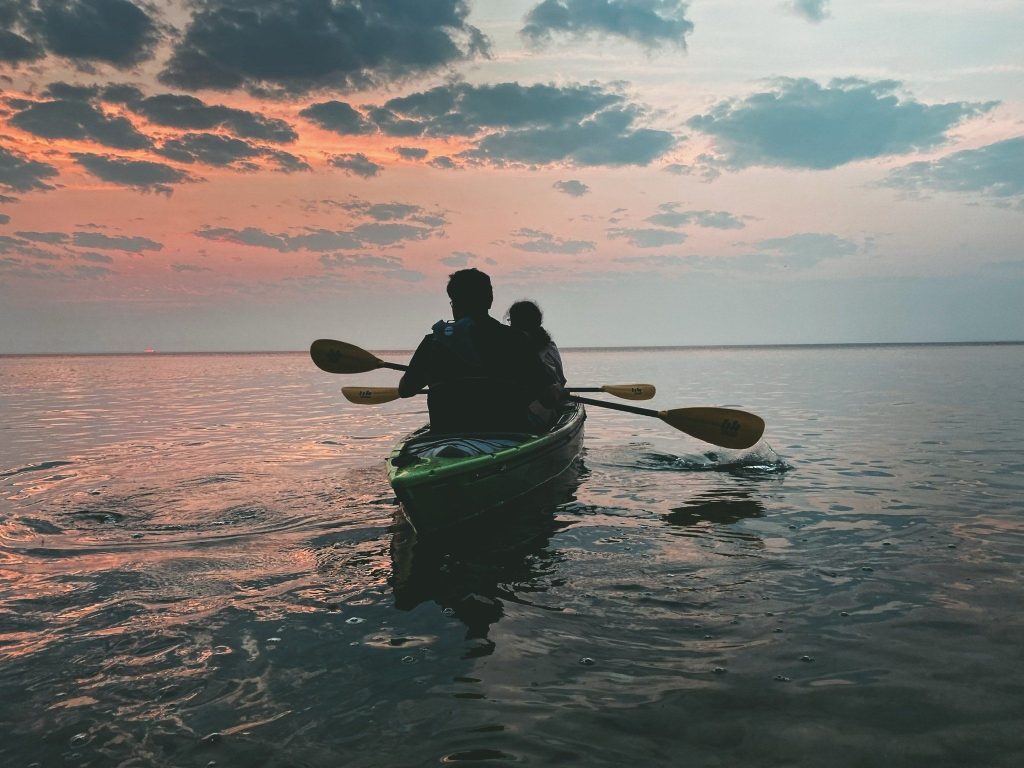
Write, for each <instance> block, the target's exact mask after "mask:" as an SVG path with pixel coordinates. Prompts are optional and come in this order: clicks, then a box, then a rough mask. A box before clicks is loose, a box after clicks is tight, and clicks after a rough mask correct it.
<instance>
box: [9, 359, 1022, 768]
mask: <svg viewBox="0 0 1024 768" xmlns="http://www.w3.org/2000/svg"><path fill="white" fill-rule="evenodd" d="M393 359H402V358H400V357H397V356H396V357H395V358H393ZM565 362H566V370H567V371H568V372H570V375H571V379H572V380H573V381H574V383H576V384H580V385H584V384H602V383H622V382H630V381H637V380H639V381H649V382H651V383H654V384H656V385H658V387H659V394H658V397H657V399H656V400H655V401H654V402H653V405H654V406H655V407H661V408H671V407H678V406H684V405H734V406H738V407H742V408H744V409H747V410H750V411H753V412H755V413H758V414H760V415H762V416H763V417H764V418H765V420H766V421H767V422H768V430H767V432H766V434H765V441H764V442H763V443H761V444H760V445H759V446H757V447H756V448H755V449H752V450H750V451H745V452H729V451H722V450H716V449H712V448H711V447H710V446H707V445H705V444H702V443H699V442H697V441H695V440H693V439H692V438H689V437H687V436H686V435H683V434H681V433H678V432H674V431H673V430H671V429H670V428H669V427H668V426H667V425H664V424H662V423H661V422H659V421H657V420H654V419H644V418H642V417H636V416H630V415H626V414H620V413H614V412H611V411H604V410H598V409H596V408H591V409H590V411H589V415H590V417H589V419H588V421H587V437H586V454H585V456H584V459H583V463H582V466H581V467H580V468H579V471H578V473H577V474H576V475H575V476H574V477H573V478H572V479H571V481H570V482H567V483H565V484H564V485H563V486H562V487H559V488H555V489H552V491H551V493H550V494H548V495H547V496H546V497H545V498H543V499H540V500H538V501H537V503H536V504H533V505H531V506H530V507H529V508H527V509H523V510H522V511H521V514H520V515H519V516H518V518H517V519H516V520H515V521H511V522H509V523H505V524H501V525H491V526H488V527H487V528H485V529H481V530H475V531H466V532H465V534H464V535H463V536H460V537H458V538H454V537H453V538H445V539H443V540H439V541H438V540H435V541H419V542H417V541H416V540H415V537H414V536H413V535H412V534H411V532H410V531H409V530H408V529H407V528H406V527H404V526H403V525H402V524H401V522H400V518H397V517H396V505H395V501H394V497H393V495H392V493H391V491H390V488H389V486H388V484H387V481H386V478H385V475H384V471H383V459H384V457H385V455H386V453H387V451H388V449H389V447H390V446H391V445H392V444H393V443H394V442H395V441H396V440H397V439H398V438H400V437H401V436H402V435H403V434H405V433H406V432H408V431H411V430H412V429H413V428H415V427H417V426H419V425H420V424H421V423H422V422H423V421H424V420H425V402H424V401H422V400H420V401H415V402H409V401H406V402H398V403H391V404H388V405H383V406H373V407H370V406H354V405H349V404H347V403H346V402H344V401H343V399H342V398H341V395H340V392H339V389H340V386H341V385H342V384H343V383H346V384H352V383H366V384H378V385H380V384H393V383H394V381H395V374H394V373H389V372H386V371H379V372H374V373H373V374H364V375H361V376H359V377H339V376H331V375H329V374H325V373H322V372H320V371H318V370H317V369H316V368H314V367H313V365H312V364H311V363H310V362H309V360H308V358H307V357H306V356H305V355H300V354H295V355H182V356H175V355H149V356H125V357H120V356H118V357H113V356H112V357H8V358H0V412H2V419H0V733H2V734H3V737H2V738H0V765H3V766H5V767H6V766H31V765H38V766H175V767H177V766H208V765H213V764H215V765H217V766H380V767H381V768H390V767H392V766H420V765H422V766H430V765H440V764H460V763H471V764H481V765H487V766H514V765H544V766H547V765H552V766H553V765H581V766H582V765H586V766H595V765H599V766H647V765H671V766H676V765H679V766H734V765H743V766H816V767H817V766H865V767H867V766H882V765H885V766H929V767H933V766H950V767H952V766H957V767H959V766H1006V767H1007V768H1009V767H1010V766H1014V767H1015V768H1016V767H1017V766H1020V765H1024V736H1022V728H1021V722H1022V721H1024V618H1022V612H1021V608H1022V605H1024V601H1022V588H1021V584H1022V579H1024V565H1022V563H1024V516H1022V513H1024V387H1022V383H1021V382H1022V381H1024V346H1017V345H993V346H895V347H852V348H851V347H847V348H829V347H822V348H775V349H771V348H765V349H705V350H694V349H689V350H633V351H620V350H617V351H584V352H571V351H570V352H567V353H566V354H565Z"/></svg>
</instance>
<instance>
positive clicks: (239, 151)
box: [157, 133, 312, 173]
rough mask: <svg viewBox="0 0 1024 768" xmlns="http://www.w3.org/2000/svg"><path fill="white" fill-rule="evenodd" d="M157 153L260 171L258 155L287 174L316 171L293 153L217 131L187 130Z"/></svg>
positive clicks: (183, 159)
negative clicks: (190, 131) (255, 161)
mask: <svg viewBox="0 0 1024 768" xmlns="http://www.w3.org/2000/svg"><path fill="white" fill-rule="evenodd" d="M157 154H160V155H163V156H164V157H167V158H169V159H171V160H176V161H177V162H180V163H205V164H206V165H214V166H220V167H232V168H235V169H236V170H242V171H257V170H259V169H260V165H259V164H258V163H254V162H251V161H252V160H253V159H258V158H267V159H269V160H271V161H273V162H275V163H276V164H277V170H279V171H283V172H286V173H291V172H293V171H309V170H312V168H310V166H309V164H307V163H306V162H305V161H304V160H302V159H301V158H299V157H296V156H295V155H293V154H291V153H289V152H283V151H281V150H279V149H273V148H271V147H263V146H260V145H258V144H251V143H249V142H247V141H243V140H242V139H236V138H234V137H231V136H221V135H220V134H216V133H186V134H184V135H183V136H180V137H178V138H176V139H168V140H167V141H165V142H164V143H163V146H161V147H160V149H158V150H157Z"/></svg>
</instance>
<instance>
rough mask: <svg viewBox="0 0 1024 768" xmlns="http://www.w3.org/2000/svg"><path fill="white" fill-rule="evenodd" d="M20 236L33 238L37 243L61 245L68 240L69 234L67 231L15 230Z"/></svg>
mask: <svg viewBox="0 0 1024 768" xmlns="http://www.w3.org/2000/svg"><path fill="white" fill-rule="evenodd" d="M14 234H16V235H17V236H18V237H23V238H25V239H26V240H32V241H33V242H36V243H48V244H50V245H60V244H61V243H66V242H67V241H68V239H69V238H68V235H67V233H65V232H15V233H14Z"/></svg>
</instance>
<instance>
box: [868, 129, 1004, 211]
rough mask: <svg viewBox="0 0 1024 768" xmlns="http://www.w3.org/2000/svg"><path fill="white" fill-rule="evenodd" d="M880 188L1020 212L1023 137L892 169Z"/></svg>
mask: <svg viewBox="0 0 1024 768" xmlns="http://www.w3.org/2000/svg"><path fill="white" fill-rule="evenodd" d="M883 184H884V185H885V186H888V187H893V188H894V189H903V190H908V191H912V192H921V191H937V192H959V193H963V194H972V195H979V196H981V197H986V198H990V199H993V200H995V201H997V202H1002V203H1009V204H1014V203H1016V205H1017V206H1019V207H1021V209H1022V210H1024V136H1018V137H1016V138H1012V139H1006V140H1005V141H998V142H996V143H995V144H988V145H986V146H984V147H979V148H978V149H964V150H961V151H959V152H954V153H953V154H950V155H946V156H945V157H941V158H939V159H938V160H931V161H924V162H919V163H910V164H909V165H905V166H903V167H902V168H895V169H894V170H892V171H890V172H889V175H888V177H887V178H886V180H885V182H883Z"/></svg>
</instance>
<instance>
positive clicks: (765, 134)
mask: <svg viewBox="0 0 1024 768" xmlns="http://www.w3.org/2000/svg"><path fill="white" fill-rule="evenodd" d="M899 85H900V84H899V83H897V82H895V81H891V80H885V81H878V82H868V81H865V80H859V79H855V78H848V79H844V80H833V81H832V82H831V83H829V84H828V85H827V86H821V85H819V84H818V83H816V82H814V81H813V80H808V79H799V80H794V79H788V78H787V79H781V80H778V81H776V85H775V88H774V89H773V90H771V91H765V92H762V93H756V94H754V95H752V96H748V97H747V98H745V99H742V100H732V101H724V102H721V103H719V104H718V105H716V106H715V107H713V108H712V110H711V111H710V112H708V113H707V114H704V115H699V116H696V117H693V118H691V119H690V120H689V121H687V125H688V126H690V127H691V128H694V129H696V130H699V131H702V132H704V133H706V134H708V135H710V136H713V137H714V138H715V140H716V143H717V145H718V149H719V151H720V152H721V154H722V159H723V161H724V162H725V163H726V164H727V165H728V166H730V167H732V168H747V167H750V166H770V167H783V168H810V169H816V170H821V169H828V168H836V167H838V166H840V165H844V164H846V163H851V162H855V161H857V160H867V159H870V158H876V157H884V156H888V155H899V154H905V153H908V152H913V151H915V150H922V149H928V148H931V147H934V146H936V145H939V144H942V143H943V142H945V141H946V140H947V139H948V136H947V132H948V131H949V130H950V129H952V128H954V127H955V126H957V125H959V124H960V123H961V122H963V121H964V120H967V119H969V118H973V117H977V116H978V115H981V114H983V113H985V112H987V111H989V110H990V109H992V108H993V107H994V106H996V104H995V102H988V103H968V102H951V103H947V104H932V105H929V104H922V103H921V102H919V101H915V100H914V99H913V98H911V97H905V98H902V99H901V98H899V97H898V96H897V95H896V90H897V89H898V88H899Z"/></svg>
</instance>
